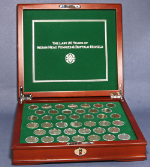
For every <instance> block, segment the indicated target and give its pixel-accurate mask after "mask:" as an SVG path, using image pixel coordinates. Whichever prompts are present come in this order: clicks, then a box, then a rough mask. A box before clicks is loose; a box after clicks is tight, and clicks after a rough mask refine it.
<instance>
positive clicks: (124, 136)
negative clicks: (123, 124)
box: [118, 133, 130, 140]
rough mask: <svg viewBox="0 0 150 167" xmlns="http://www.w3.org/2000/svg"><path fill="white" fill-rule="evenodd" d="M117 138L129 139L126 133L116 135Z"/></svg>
mask: <svg viewBox="0 0 150 167" xmlns="http://www.w3.org/2000/svg"><path fill="white" fill-rule="evenodd" d="M118 138H119V139H120V140H129V139H130V135H128V134H126V133H122V134H119V135H118Z"/></svg>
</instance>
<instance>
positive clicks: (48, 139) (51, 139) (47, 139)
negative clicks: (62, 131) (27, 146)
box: [41, 136, 54, 143]
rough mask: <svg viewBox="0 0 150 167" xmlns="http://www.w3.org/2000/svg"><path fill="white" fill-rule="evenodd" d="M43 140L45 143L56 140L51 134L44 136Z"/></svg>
mask: <svg viewBox="0 0 150 167" xmlns="http://www.w3.org/2000/svg"><path fill="white" fill-rule="evenodd" d="M41 141H42V142H43V143H52V142H53V141H54V138H53V137H51V136H44V137H42V139H41Z"/></svg>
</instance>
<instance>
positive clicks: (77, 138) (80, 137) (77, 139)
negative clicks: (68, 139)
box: [72, 135, 85, 142]
mask: <svg viewBox="0 0 150 167" xmlns="http://www.w3.org/2000/svg"><path fill="white" fill-rule="evenodd" d="M72 140H73V141H76V142H82V141H84V140H85V138H84V136H80V135H77V136H73V137H72Z"/></svg>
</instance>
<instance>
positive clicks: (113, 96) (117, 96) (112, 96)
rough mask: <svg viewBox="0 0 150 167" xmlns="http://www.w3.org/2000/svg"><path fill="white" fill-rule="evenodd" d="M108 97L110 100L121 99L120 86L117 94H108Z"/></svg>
mask: <svg viewBox="0 0 150 167" xmlns="http://www.w3.org/2000/svg"><path fill="white" fill-rule="evenodd" d="M110 97H111V99H121V100H122V99H123V95H122V86H121V84H120V85H119V92H115V93H110Z"/></svg>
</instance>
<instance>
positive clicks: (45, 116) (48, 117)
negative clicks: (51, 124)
mask: <svg viewBox="0 0 150 167" xmlns="http://www.w3.org/2000/svg"><path fill="white" fill-rule="evenodd" d="M42 119H43V120H51V119H52V117H51V116H50V115H44V116H43V117H42Z"/></svg>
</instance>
